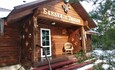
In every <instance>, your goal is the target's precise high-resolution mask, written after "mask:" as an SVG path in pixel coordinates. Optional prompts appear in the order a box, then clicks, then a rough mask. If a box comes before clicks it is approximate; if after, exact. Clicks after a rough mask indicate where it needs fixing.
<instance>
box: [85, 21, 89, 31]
mask: <svg viewBox="0 0 115 70" xmlns="http://www.w3.org/2000/svg"><path fill="white" fill-rule="evenodd" d="M85 26H86V27H87V28H88V29H90V27H89V26H88V21H85Z"/></svg>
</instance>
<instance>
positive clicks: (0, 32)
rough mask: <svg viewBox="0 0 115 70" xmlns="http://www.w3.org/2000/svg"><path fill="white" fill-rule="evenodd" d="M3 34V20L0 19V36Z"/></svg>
mask: <svg viewBox="0 0 115 70" xmlns="http://www.w3.org/2000/svg"><path fill="white" fill-rule="evenodd" d="M3 34H4V20H3V19H0V35H3Z"/></svg>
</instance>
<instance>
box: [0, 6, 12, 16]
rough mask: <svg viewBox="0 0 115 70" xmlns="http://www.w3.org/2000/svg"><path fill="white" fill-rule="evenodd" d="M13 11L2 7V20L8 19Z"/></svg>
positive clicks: (0, 10) (0, 14)
mask: <svg viewBox="0 0 115 70" xmlns="http://www.w3.org/2000/svg"><path fill="white" fill-rule="evenodd" d="M10 12H11V10H9V9H5V8H1V7H0V18H4V17H7V16H8V15H9V13H10Z"/></svg>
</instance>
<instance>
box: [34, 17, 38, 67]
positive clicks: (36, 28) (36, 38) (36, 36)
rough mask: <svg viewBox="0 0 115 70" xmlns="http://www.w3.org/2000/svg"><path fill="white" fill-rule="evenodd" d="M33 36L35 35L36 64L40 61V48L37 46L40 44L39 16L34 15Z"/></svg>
mask: <svg viewBox="0 0 115 70" xmlns="http://www.w3.org/2000/svg"><path fill="white" fill-rule="evenodd" d="M33 31H34V32H33V36H34V38H33V39H34V48H33V61H34V66H35V63H37V62H38V53H39V48H38V47H37V45H38V33H37V32H38V22H37V17H35V16H33Z"/></svg>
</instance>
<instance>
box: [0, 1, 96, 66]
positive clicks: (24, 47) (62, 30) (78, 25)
mask: <svg viewBox="0 0 115 70" xmlns="http://www.w3.org/2000/svg"><path fill="white" fill-rule="evenodd" d="M0 25H2V24H0ZM2 26H3V27H2ZM2 26H1V30H0V32H1V35H0V66H6V65H13V64H18V63H21V64H22V65H23V64H27V63H28V64H29V63H30V64H31V66H34V63H36V62H38V61H39V60H40V59H41V58H44V57H45V52H44V51H43V49H42V48H45V49H46V52H47V56H49V57H54V56H59V55H63V54H64V50H63V45H64V44H65V43H66V42H70V43H72V45H73V47H74V50H73V52H74V53H78V52H80V51H85V52H87V50H91V47H92V46H91V34H86V31H88V30H90V29H92V28H95V27H96V24H95V22H94V21H93V20H92V19H91V18H90V17H89V15H88V13H87V12H86V11H85V9H84V8H83V7H82V6H81V4H80V3H79V2H78V3H67V2H65V1H64V0H37V1H35V2H31V3H27V4H23V5H19V6H16V7H14V9H13V10H12V11H11V13H10V14H9V15H8V17H6V19H5V21H4V24H3V25H2ZM86 35H87V36H86ZM86 37H87V38H86ZM86 39H87V40H88V42H86Z"/></svg>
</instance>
